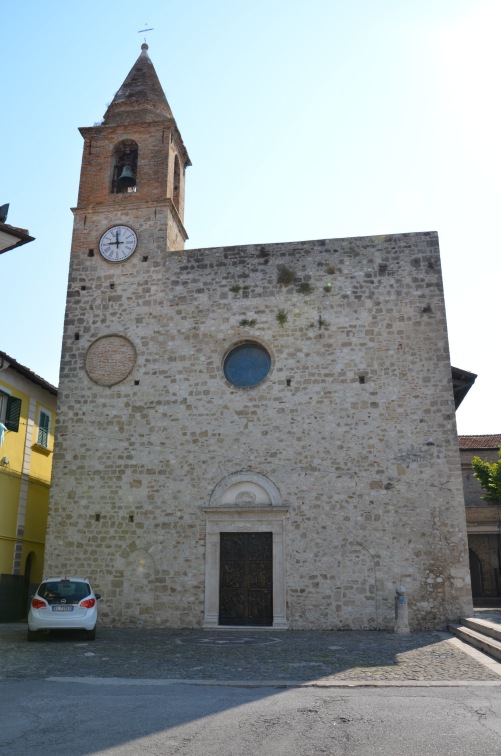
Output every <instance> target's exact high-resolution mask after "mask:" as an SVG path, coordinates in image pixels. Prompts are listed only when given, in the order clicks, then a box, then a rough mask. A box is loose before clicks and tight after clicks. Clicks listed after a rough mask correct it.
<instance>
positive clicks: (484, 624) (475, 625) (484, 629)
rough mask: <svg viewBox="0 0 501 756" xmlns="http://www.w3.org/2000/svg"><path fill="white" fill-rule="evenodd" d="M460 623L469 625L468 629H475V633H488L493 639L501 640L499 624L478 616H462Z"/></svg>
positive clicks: (500, 626)
mask: <svg viewBox="0 0 501 756" xmlns="http://www.w3.org/2000/svg"><path fill="white" fill-rule="evenodd" d="M461 624H462V625H465V626H466V627H469V628H470V630H476V631H477V633H483V635H489V636H490V637H491V638H494V640H497V641H501V625H500V624H498V623H496V622H491V621H490V620H487V619H480V618H479V617H462V618H461Z"/></svg>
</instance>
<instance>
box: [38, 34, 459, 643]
mask: <svg viewBox="0 0 501 756" xmlns="http://www.w3.org/2000/svg"><path fill="white" fill-rule="evenodd" d="M81 132H82V135H83V137H84V149H83V159H82V173H81V180H80V191H79V198H78V206H77V207H76V208H75V210H74V214H75V222H74V233H73V240H72V249H71V261H70V273H69V282H68V298H67V309H66V319H65V327H64V337H63V353H62V362H61V375H60V387H59V400H58V415H57V427H56V445H55V451H54V466H53V485H52V491H51V503H50V511H49V523H48V534H47V543H46V565H45V574H46V575H48V574H49V573H51V574H65V573H71V574H82V575H88V576H90V577H91V578H92V580H93V583H94V585H95V588H96V589H97V590H98V591H99V592H100V593H101V594H103V600H102V602H101V621H102V622H103V623H108V624H117V625H120V624H122V625H125V624H129V623H132V624H142V625H144V626H151V627H153V626H165V627H200V628H201V627H204V628H217V627H225V628H228V627H244V628H247V629H248V628H249V627H252V626H268V627H273V628H277V629H278V628H287V627H288V628H294V629H333V628H334V629H336V628H337V629H388V628H392V627H393V622H394V596H395V590H396V588H397V587H398V586H400V585H404V586H405V587H406V589H407V593H408V597H409V618H410V625H411V629H420V628H438V627H443V626H444V625H445V623H446V622H447V620H449V619H455V618H457V617H459V616H462V615H464V614H466V613H469V612H471V590H470V579H469V570H468V549H467V541H466V528H465V514H464V500H463V492H462V480H461V471H460V463H459V452H458V446H457V436H456V426H455V413H454V398H453V390H452V378H451V366H450V358H449V350H448V339H447V326H446V317H445V305H444V296H443V287H442V278H441V268H440V252H439V243H438V237H437V235H436V233H434V232H425V233H409V234H398V235H388V236H378V237H360V238H349V239H325V240H316V241H302V242H293V243H284V244H262V245H250V246H238V247H225V248H214V249H196V250H189V251H185V250H184V241H185V239H186V238H187V235H186V231H185V229H184V225H183V218H184V179H185V170H186V168H187V167H188V166H189V165H190V161H189V156H188V153H187V150H186V148H185V146H184V144H183V141H182V138H181V135H180V132H179V130H178V128H177V125H176V122H175V120H174V117H173V115H172V112H171V110H170V107H169V105H168V102H167V100H166V98H165V95H164V93H163V90H162V87H161V85H160V83H159V81H158V78H157V76H156V73H155V70H154V67H153V65H152V63H151V60H150V58H149V56H148V51H147V46H146V45H143V48H142V51H141V55H140V56H139V58H138V60H137V61H136V63H135V64H134V66H133V68H132V70H131V71H130V73H129V75H128V76H127V78H126V80H125V81H124V84H123V85H122V87H121V88H120V90H119V91H118V93H117V95H116V96H115V98H114V100H113V102H112V103H111V105H110V106H109V108H108V110H107V112H106V114H105V117H104V121H103V123H102V124H101V125H98V126H94V127H90V128H85V129H82V130H81Z"/></svg>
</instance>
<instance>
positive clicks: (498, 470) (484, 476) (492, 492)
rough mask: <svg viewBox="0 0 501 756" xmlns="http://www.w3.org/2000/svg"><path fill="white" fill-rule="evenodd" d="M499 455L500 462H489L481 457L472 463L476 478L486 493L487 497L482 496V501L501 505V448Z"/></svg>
mask: <svg viewBox="0 0 501 756" xmlns="http://www.w3.org/2000/svg"><path fill="white" fill-rule="evenodd" d="M498 454H499V460H498V461H497V462H487V460H485V459H480V457H473V459H472V461H471V466H472V467H473V469H474V470H475V473H474V475H475V478H476V479H477V480H478V481H479V483H480V485H481V486H482V488H483V489H484V491H485V496H482V499H483V500H484V501H490V502H492V503H493V504H501V448H500V449H499V453H498Z"/></svg>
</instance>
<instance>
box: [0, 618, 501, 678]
mask: <svg viewBox="0 0 501 756" xmlns="http://www.w3.org/2000/svg"><path fill="white" fill-rule="evenodd" d="M482 659H485V662H483V661H482ZM0 677H1V678H3V679H8V678H10V679H22V678H24V679H26V678H45V679H46V678H52V679H54V678H58V679H60V678H70V677H71V678H75V677H78V678H99V679H103V678H107V679H112V678H113V679H116V678H120V679H123V680H134V679H141V680H144V679H149V680H184V681H188V680H190V681H197V682H202V681H213V682H214V681H216V682H220V683H224V682H228V683H229V682H234V681H239V682H241V683H242V684H245V683H251V682H252V681H261V682H263V683H268V684H269V683H270V682H271V681H273V683H276V684H280V682H283V683H284V684H285V683H287V684H293V683H292V681H294V684H305V683H309V684H312V683H316V684H328V683H331V684H336V683H342V682H343V681H345V682H348V681H349V682H352V683H354V684H357V683H368V684H384V683H386V684H390V685H391V684H398V683H404V684H405V683H418V684H419V683H423V684H425V683H426V682H429V683H438V682H444V683H446V682H449V683H450V682H451V681H457V682H459V683H461V682H464V681H478V682H481V681H484V682H488V681H490V682H491V684H492V683H494V682H496V683H497V684H501V663H499V662H495V661H493V660H489V659H488V657H486V656H484V655H483V654H480V653H479V652H476V653H472V652H471V651H469V650H468V649H467V647H466V646H464V644H461V643H460V642H457V641H455V640H454V639H452V636H449V635H448V634H447V633H439V632H421V633H412V634H410V635H395V634H394V633H386V632H379V631H374V632H352V631H332V632H327V631H320V632H319V631H315V632H313V631H312V632H302V631H275V632H274V631H273V629H272V628H270V629H269V631H268V630H266V631H264V630H261V631H252V630H247V629H245V630H237V631H224V630H217V631H204V630H165V629H149V630H140V629H129V628H111V627H104V628H99V627H98V633H97V638H96V640H95V641H94V642H90V641H87V640H86V639H85V635H84V634H80V633H59V634H48V635H44V636H42V639H41V640H38V641H36V642H35V643H28V642H27V640H26V625H25V624H22V623H16V624H4V625H2V624H0Z"/></svg>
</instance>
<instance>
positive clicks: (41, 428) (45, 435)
mask: <svg viewBox="0 0 501 756" xmlns="http://www.w3.org/2000/svg"><path fill="white" fill-rule="evenodd" d="M49 425H50V415H48V414H47V413H46V412H40V418H39V421H38V444H39V446H45V448H47V447H48V446H49Z"/></svg>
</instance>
